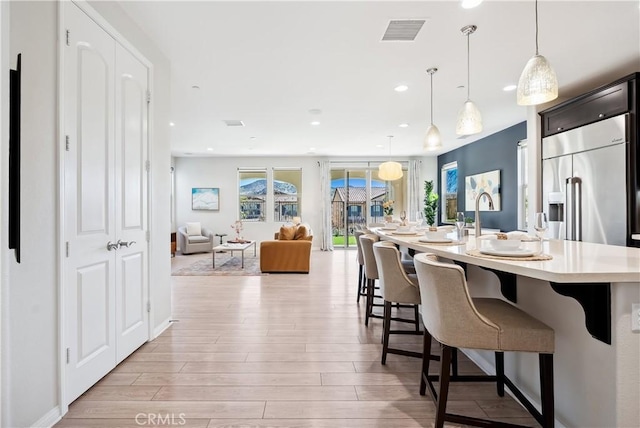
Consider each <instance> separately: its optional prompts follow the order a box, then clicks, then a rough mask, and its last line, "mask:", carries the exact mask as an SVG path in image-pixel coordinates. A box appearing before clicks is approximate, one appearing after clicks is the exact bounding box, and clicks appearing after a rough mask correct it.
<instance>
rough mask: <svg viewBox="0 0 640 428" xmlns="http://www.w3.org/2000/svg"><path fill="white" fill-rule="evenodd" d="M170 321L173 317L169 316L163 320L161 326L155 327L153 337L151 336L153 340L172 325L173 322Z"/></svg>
mask: <svg viewBox="0 0 640 428" xmlns="http://www.w3.org/2000/svg"><path fill="white" fill-rule="evenodd" d="M170 321H171V317H169V318H167V319H166V320H164V321H162V322H161V323H160V325H159V326H157V327H156V328H154V329H153V337H152V338H151V340H153V339H155V338H156V337H158V336H160V335H161V334H162V333H163V332H164V331H165V330H166V329H168V328H169V327H171V322H170Z"/></svg>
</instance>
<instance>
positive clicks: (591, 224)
mask: <svg viewBox="0 0 640 428" xmlns="http://www.w3.org/2000/svg"><path fill="white" fill-rule="evenodd" d="M625 164H626V161H625V144H618V145H616V146H610V147H605V148H602V149H598V150H592V151H589V152H584V153H579V154H576V155H573V175H574V176H576V177H580V178H581V179H582V198H581V199H582V240H583V241H585V242H595V243H600V244H609V245H622V246H624V245H626V240H627V237H626V231H627V210H626V208H625V207H626V206H627V204H626V189H627V185H626V167H625Z"/></svg>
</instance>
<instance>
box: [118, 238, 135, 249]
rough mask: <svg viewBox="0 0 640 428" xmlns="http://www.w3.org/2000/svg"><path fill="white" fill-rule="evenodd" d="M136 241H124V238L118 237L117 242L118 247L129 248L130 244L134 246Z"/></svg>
mask: <svg viewBox="0 0 640 428" xmlns="http://www.w3.org/2000/svg"><path fill="white" fill-rule="evenodd" d="M135 243H136V241H129V242H127V241H122V240H120V239H118V242H116V245H117V246H118V248H120V247H127V248H129V247H130V246H132V245H133V244H135Z"/></svg>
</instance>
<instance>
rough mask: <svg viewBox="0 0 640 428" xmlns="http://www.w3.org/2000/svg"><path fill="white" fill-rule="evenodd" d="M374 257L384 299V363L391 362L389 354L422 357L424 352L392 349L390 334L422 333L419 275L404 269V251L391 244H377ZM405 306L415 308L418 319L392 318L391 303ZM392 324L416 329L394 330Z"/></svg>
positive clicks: (381, 242) (383, 242)
mask: <svg viewBox="0 0 640 428" xmlns="http://www.w3.org/2000/svg"><path fill="white" fill-rule="evenodd" d="M373 254H374V256H375V259H376V264H377V266H378V274H379V277H380V279H379V283H380V293H381V294H382V299H383V300H384V315H383V325H382V361H381V363H382V364H386V362H387V353H390V354H398V355H405V356H407V357H416V358H422V353H421V352H413V351H407V350H404V349H397V348H390V347H389V335H390V334H422V333H421V332H420V321H419V320H420V315H419V313H418V305H419V304H420V289H419V288H418V279H417V277H416V276H415V275H411V276H408V275H407V273H406V271H405V269H404V267H403V266H402V261H401V256H400V251H398V249H397V248H396V246H395V245H394V244H393V243H391V242H388V241H380V242H376V243H375V244H373ZM392 303H396V304H398V303H399V304H403V305H404V306H403V307H407V306H409V307H412V308H413V311H414V319H413V320H410V319H406V318H399V317H396V318H394V317H392V316H391V304H392ZM391 321H399V322H407V323H412V324H414V325H415V330H413V331H412V330H391Z"/></svg>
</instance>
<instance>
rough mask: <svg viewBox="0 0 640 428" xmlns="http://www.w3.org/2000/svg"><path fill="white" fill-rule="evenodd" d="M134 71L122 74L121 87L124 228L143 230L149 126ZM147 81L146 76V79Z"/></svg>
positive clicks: (143, 94) (143, 96)
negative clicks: (145, 154) (146, 148)
mask: <svg viewBox="0 0 640 428" xmlns="http://www.w3.org/2000/svg"><path fill="white" fill-rule="evenodd" d="M118 64H119V63H118ZM133 79H134V77H133V76H131V75H130V74H126V73H123V74H121V75H120V82H119V84H120V89H121V94H120V95H121V101H122V103H121V104H120V105H121V107H120V108H121V109H122V110H121V117H122V118H126V123H121V125H120V126H122V129H120V132H122V134H121V135H122V138H121V140H120V149H121V150H122V158H121V160H122V165H121V166H122V178H123V182H124V183H126V186H123V187H122V203H123V214H124V218H123V222H122V223H123V224H122V228H123V229H131V228H133V229H140V228H142V225H143V216H142V214H143V206H142V205H143V198H142V193H143V187H142V186H143V179H144V161H145V159H144V153H143V148H144V147H145V146H146V141H145V135H144V133H143V128H144V127H145V122H146V120H145V118H144V116H145V115H146V111H145V104H146V100H145V98H146V95H145V90H146V88H145V89H143V88H142V87H141V83H142V82H139V81H136V80H133ZM144 83H146V79H145V82H144ZM122 122H124V121H122Z"/></svg>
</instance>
